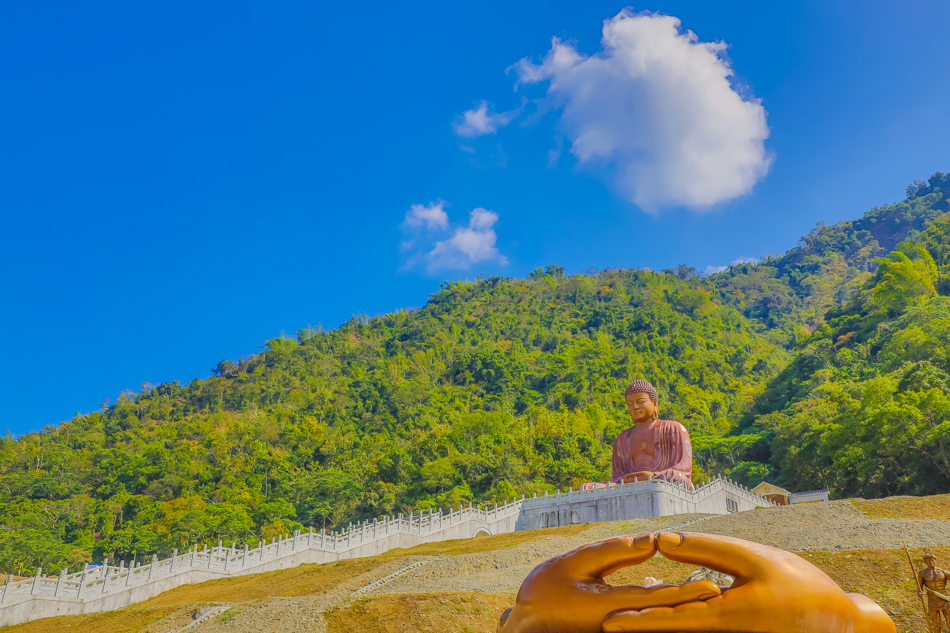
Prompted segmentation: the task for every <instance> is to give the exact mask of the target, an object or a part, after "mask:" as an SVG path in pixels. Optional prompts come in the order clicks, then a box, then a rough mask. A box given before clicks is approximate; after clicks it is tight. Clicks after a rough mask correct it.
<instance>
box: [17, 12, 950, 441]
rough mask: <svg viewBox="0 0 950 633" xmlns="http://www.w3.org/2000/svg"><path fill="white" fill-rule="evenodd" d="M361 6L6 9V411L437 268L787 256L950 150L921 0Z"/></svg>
mask: <svg viewBox="0 0 950 633" xmlns="http://www.w3.org/2000/svg"><path fill="white" fill-rule="evenodd" d="M352 4H353V3H329V2H324V3H299V4H293V3H284V4H283V5H282V6H281V7H279V8H275V7H274V6H272V5H273V3H269V4H267V5H265V4H264V3H260V4H251V3H241V2H219V3H215V2H203V3H184V2H165V3H152V4H151V5H146V4H144V3H82V4H77V3H65V2H62V3H47V2H42V1H36V2H29V3H6V4H5V5H4V6H3V7H2V8H0V58H2V59H3V63H2V64H0V85H2V86H3V98H2V100H0V110H2V113H3V116H2V117H0V231H2V238H3V246H2V249H0V297H2V304H0V305H2V310H0V326H2V328H3V331H4V332H5V333H6V335H7V341H8V342H7V345H6V346H5V347H6V350H5V351H6V354H5V356H6V358H5V362H4V363H3V364H2V368H0V398H2V406H0V426H2V427H4V428H5V429H9V430H10V431H11V432H13V433H15V434H18V433H22V432H26V431H29V430H34V429H38V428H41V427H42V426H44V425H47V424H55V423H57V422H59V421H61V420H64V419H68V418H70V417H71V416H72V415H74V414H75V413H76V412H79V411H91V410H95V409H96V408H98V406H99V404H100V403H101V402H102V401H103V400H105V399H107V398H109V399H112V400H114V399H115V397H116V396H117V395H118V394H119V393H120V392H121V391H122V390H123V389H137V388H138V387H139V385H140V384H141V383H142V382H145V381H148V382H151V383H153V384H157V383H159V382H163V381H171V380H181V381H182V382H187V381H189V380H191V379H193V378H196V377H206V376H208V375H209V373H210V368H211V367H213V366H214V365H215V364H216V363H217V362H218V361H219V360H221V359H223V358H231V359H234V358H237V357H239V356H241V355H242V354H249V353H254V352H256V351H259V347H260V346H261V345H262V344H263V343H264V342H265V341H266V340H267V339H269V338H272V337H274V336H277V335H279V334H280V332H281V331H284V332H287V333H288V334H291V333H293V332H295V331H296V330H298V329H299V328H301V327H305V326H307V325H308V324H312V325H314V326H316V325H318V324H319V325H322V326H324V327H327V328H332V327H336V326H337V325H339V324H340V323H342V322H343V321H345V320H346V319H348V318H349V317H350V315H352V314H368V315H374V314H378V313H384V312H389V311H392V310H394V309H398V308H400V307H406V306H420V305H423V304H424V303H425V302H426V299H427V297H428V296H429V295H430V294H431V293H432V292H433V291H435V290H436V289H437V288H438V285H439V283H440V282H441V281H442V280H443V279H458V278H472V277H475V276H476V275H479V274H481V273H487V274H500V275H506V276H523V275H524V274H525V273H526V272H527V271H529V270H532V269H534V268H535V267H537V266H543V265H546V264H552V263H553V264H559V265H562V266H564V267H565V268H567V270H568V271H569V272H578V271H581V270H584V269H586V268H588V267H590V266H597V267H601V268H604V267H644V266H649V267H652V268H654V269H659V268H665V267H670V266H675V265H677V264H680V263H684V264H687V265H691V266H695V267H696V268H698V269H701V270H703V269H706V268H707V267H709V266H721V265H726V264H728V263H729V262H731V261H734V260H736V259H739V258H743V257H757V256H761V255H763V254H765V253H779V252H784V251H785V250H787V249H788V248H791V247H792V246H794V245H795V242H796V241H797V238H798V236H800V235H802V234H804V233H806V232H808V230H810V229H811V228H812V227H813V226H814V225H815V223H817V222H819V221H823V222H827V223H831V222H835V221H838V220H842V219H850V218H855V217H858V216H859V215H861V214H862V213H863V212H865V211H866V210H868V209H869V208H871V207H873V206H877V205H879V204H882V203H886V202H893V201H897V200H899V199H901V198H902V197H903V192H904V189H905V187H906V186H907V185H908V184H909V183H910V182H911V181H913V180H914V179H926V178H927V177H928V176H930V175H931V174H932V173H933V172H935V171H947V170H950V125H948V122H950V117H948V115H950V81H948V78H950V37H948V35H947V26H948V25H950V4H948V3H946V2H943V1H941V0H933V1H930V2H923V1H919V2H915V1H910V2H899V3H898V2H866V1H865V2H851V1H843V0H836V1H835V2H800V3H763V2H733V3H729V2H716V3H710V2H706V1H698V2H686V1H666V0H662V1H661V0H658V1H656V2H654V3H653V4H650V5H636V6H634V7H632V9H631V10H630V11H628V12H627V13H622V11H623V10H624V8H625V5H623V4H618V3H612V2H600V1H588V2H583V3H579V2H550V1H549V2H543V3H542V2H538V3H511V2H482V3H478V4H477V5H460V4H458V3H445V2H433V3H415V4H413V5H411V6H408V5H407V6H395V5H394V3H368V2H364V3H358V6H345V5H352ZM643 11H648V12H651V13H649V14H643V13H641V12H643ZM663 16H672V17H675V18H677V19H678V20H679V21H680V23H681V27H680V29H681V30H677V28H676V25H675V23H673V22H672V21H671V20H670V18H668V17H663ZM605 20H608V21H609V22H607V23H606V24H607V28H608V31H607V34H608V36H610V38H612V39H609V41H608V42H607V46H606V48H605V44H604V42H602V39H601V38H602V37H604V36H605V30H604V29H605ZM611 28H612V29H613V30H612V31H611V30H610V29H611ZM686 29H688V30H690V31H692V32H693V33H694V34H695V37H693V38H692V39H690V37H689V36H688V35H684V30H686ZM552 38H558V42H559V44H558V49H557V50H558V51H559V57H558V58H555V57H547V58H546V56H547V55H548V54H549V52H550V51H551V50H552ZM717 42H718V43H721V44H716V43H717ZM546 59H547V61H545V60H546ZM521 60H525V61H524V62H521ZM565 60H567V61H565ZM729 73H731V74H729ZM483 104H484V105H483ZM466 112H469V113H470V114H469V116H468V119H466ZM414 205H415V206H414Z"/></svg>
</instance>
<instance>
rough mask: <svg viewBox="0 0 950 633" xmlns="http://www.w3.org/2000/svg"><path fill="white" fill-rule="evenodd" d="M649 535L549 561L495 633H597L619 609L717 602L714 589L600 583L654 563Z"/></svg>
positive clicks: (697, 585) (600, 543)
mask: <svg viewBox="0 0 950 633" xmlns="http://www.w3.org/2000/svg"><path fill="white" fill-rule="evenodd" d="M655 554H656V542H655V539H654V538H653V535H651V534H644V535H641V536H636V537H634V536H621V537H615V538H610V539H605V540H603V541H597V542H596V543H591V544H589V545H583V546H581V547H579V548H577V549H574V550H572V551H570V552H567V553H566V554H562V555H560V556H555V557H554V558H552V559H550V560H547V561H545V562H543V563H541V564H540V565H538V567H536V568H535V569H534V571H532V572H531V573H530V574H529V575H528V577H527V578H526V579H525V581H524V583H523V584H522V585H521V589H520V591H519V592H518V598H517V600H516V602H515V606H514V607H513V608H511V609H509V610H507V611H506V612H505V613H504V614H503V615H502V617H501V621H500V622H499V624H498V633H544V632H548V631H569V632H570V633H600V631H601V630H602V628H601V627H602V625H603V621H604V618H605V617H606V616H607V614H609V613H611V612H613V611H617V610H619V609H631V608H633V609H643V608H646V607H648V606H655V605H665V606H675V605H678V604H683V603H688V602H691V601H696V600H704V599H707V598H712V597H714V596H718V595H719V593H720V589H719V587H718V586H717V585H715V584H714V583H711V582H708V581H703V580H701V581H697V582H691V583H687V584H685V585H682V586H679V585H672V586H671V585H664V586H654V587H639V586H622V587H614V586H611V585H609V584H607V582H606V581H604V576H607V575H610V574H611V573H613V572H614V571H616V570H618V569H620V568H621V567H627V566H630V565H638V564H640V563H642V562H643V561H646V560H649V559H650V558H653V556H654V555H655Z"/></svg>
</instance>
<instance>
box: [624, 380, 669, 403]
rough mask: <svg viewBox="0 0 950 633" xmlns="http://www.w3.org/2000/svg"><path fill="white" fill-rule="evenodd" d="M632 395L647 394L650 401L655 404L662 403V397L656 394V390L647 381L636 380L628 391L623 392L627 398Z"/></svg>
mask: <svg viewBox="0 0 950 633" xmlns="http://www.w3.org/2000/svg"><path fill="white" fill-rule="evenodd" d="M631 393H645V394H647V395H648V396H650V400H652V401H653V404H658V403H659V402H660V396H659V395H658V394H657V393H656V389H654V388H653V385H651V384H650V383H648V382H647V381H646V380H634V381H633V382H632V383H630V386H628V387H627V390H626V391H624V392H623V395H624V397H627V396H629V395H630V394H631Z"/></svg>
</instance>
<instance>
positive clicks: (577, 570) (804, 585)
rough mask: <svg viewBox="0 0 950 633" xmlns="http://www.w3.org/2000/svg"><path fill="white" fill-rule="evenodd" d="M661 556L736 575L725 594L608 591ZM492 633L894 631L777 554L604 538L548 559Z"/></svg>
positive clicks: (875, 611) (669, 535)
mask: <svg viewBox="0 0 950 633" xmlns="http://www.w3.org/2000/svg"><path fill="white" fill-rule="evenodd" d="M657 552H659V553H660V554H661V555H663V556H664V557H666V558H668V559H670V560H673V561H677V562H681V563H688V564H693V565H701V566H703V567H707V568H709V569H714V570H716V571H719V572H722V573H725V574H729V575H731V576H734V577H735V581H734V582H733V584H732V587H730V588H728V589H722V588H721V587H719V586H718V585H716V584H714V583H712V582H709V581H706V580H700V581H695V582H690V583H686V584H684V585H665V586H656V587H638V586H624V587H613V586H611V585H609V584H607V583H606V582H605V581H604V576H607V575H609V574H611V573H613V572H614V571H616V570H617V569H620V568H621V567H627V566H630V565H636V564H639V563H642V562H644V561H646V560H649V559H650V558H652V557H653V555H654V554H655V553H657ZM497 631H498V633H555V632H556V633H598V632H600V631H603V632H605V633H627V632H629V633H646V632H650V633H662V632H675V631H683V632H690V631H694V632H703V631H707V632H727V631H744V632H746V633H894V632H895V631H896V628H895V626H894V623H893V622H892V621H891V619H890V618H889V617H887V614H886V613H884V610H883V609H881V608H880V607H879V606H878V605H877V604H876V603H875V602H874V601H873V600H871V599H870V598H867V597H865V596H862V595H860V594H847V593H845V592H844V591H842V589H841V588H840V587H839V586H838V585H837V584H835V582H834V581H833V580H832V579H831V578H829V577H828V576H827V575H826V574H825V573H824V572H823V571H821V570H820V569H818V568H817V567H815V566H814V565H812V564H811V563H809V562H808V561H806V560H805V559H803V558H800V557H799V556H796V555H794V554H791V553H789V552H786V551H784V550H780V549H776V548H774V547H768V546H766V545H760V544H758V543H752V542H749V541H744V540H741V539H736V538H730V537H726V536H718V535H713V534H693V533H678V532H664V533H660V534H659V535H657V536H655V537H654V536H653V535H651V534H644V535H640V536H635V537H634V536H624V537H616V538H611V539H605V540H603V541H598V542H596V543H591V544H589V545H584V546H581V547H579V548H577V549H575V550H572V551H570V552H567V553H566V554H562V555H561V556H556V557H554V558H552V559H550V560H548V561H545V562H544V563H542V564H541V565H539V566H538V567H536V568H535V569H534V571H532V572H531V573H530V574H529V575H528V577H527V578H526V579H525V581H524V583H523V584H522V585H521V589H520V590H519V591H518V597H517V599H516V601H515V606H514V607H512V608H511V609H508V610H507V611H505V613H504V614H502V616H501V620H500V622H499V623H498V629H497Z"/></svg>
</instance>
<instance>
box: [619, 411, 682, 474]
mask: <svg viewBox="0 0 950 633" xmlns="http://www.w3.org/2000/svg"><path fill="white" fill-rule="evenodd" d="M631 431H632V429H627V430H626V431H624V432H623V433H621V434H620V435H619V436H618V437H617V441H616V442H614V455H613V460H612V463H613V475H612V478H613V481H614V483H620V480H621V479H623V476H624V475H627V474H629V473H632V472H636V471H638V470H650V471H653V473H654V475H653V476H654V478H655V479H666V480H667V481H680V482H686V485H687V486H688V487H690V488H692V487H693V482H692V480H691V477H692V475H693V445H692V443H691V442H690V441H689V431H687V430H686V427H685V426H683V425H682V424H680V423H679V422H675V421H673V420H657V421H656V425H655V426H654V427H653V465H652V466H651V467H643V468H635V467H634V465H633V447H631V445H630V439H631V435H632V433H631Z"/></svg>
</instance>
